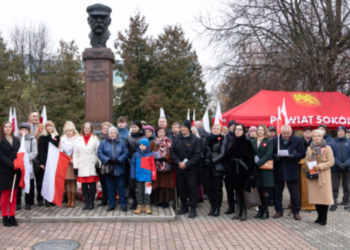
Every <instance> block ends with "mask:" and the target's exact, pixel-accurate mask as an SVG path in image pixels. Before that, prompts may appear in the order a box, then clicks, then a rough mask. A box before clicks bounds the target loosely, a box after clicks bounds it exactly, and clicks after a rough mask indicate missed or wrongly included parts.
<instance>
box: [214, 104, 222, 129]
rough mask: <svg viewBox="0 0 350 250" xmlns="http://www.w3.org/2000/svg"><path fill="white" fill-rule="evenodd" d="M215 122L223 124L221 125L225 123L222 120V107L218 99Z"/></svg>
mask: <svg viewBox="0 0 350 250" xmlns="http://www.w3.org/2000/svg"><path fill="white" fill-rule="evenodd" d="M214 124H221V126H223V125H224V123H223V122H222V115H221V107H220V102H219V100H218V104H217V106H216V114H215V121H214Z"/></svg>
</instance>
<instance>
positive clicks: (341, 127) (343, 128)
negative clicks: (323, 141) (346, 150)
mask: <svg viewBox="0 0 350 250" xmlns="http://www.w3.org/2000/svg"><path fill="white" fill-rule="evenodd" d="M341 129H342V130H344V133H346V128H345V127H344V126H339V127H338V128H337V132H338V131H339V130H341Z"/></svg>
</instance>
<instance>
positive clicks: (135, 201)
mask: <svg viewBox="0 0 350 250" xmlns="http://www.w3.org/2000/svg"><path fill="white" fill-rule="evenodd" d="M136 207H137V200H136V196H135V197H132V204H131V206H130V209H131V210H135V209H136Z"/></svg>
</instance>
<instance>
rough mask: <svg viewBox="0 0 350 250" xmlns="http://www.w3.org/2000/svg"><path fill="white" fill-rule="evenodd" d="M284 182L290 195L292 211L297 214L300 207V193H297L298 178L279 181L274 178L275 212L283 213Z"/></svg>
mask: <svg viewBox="0 0 350 250" xmlns="http://www.w3.org/2000/svg"><path fill="white" fill-rule="evenodd" d="M284 182H287V187H288V190H289V194H290V197H291V199H292V213H293V214H299V212H300V209H301V202H300V195H299V180H294V181H279V180H276V179H275V202H276V203H275V209H276V212H277V213H283V206H282V200H283V190H284Z"/></svg>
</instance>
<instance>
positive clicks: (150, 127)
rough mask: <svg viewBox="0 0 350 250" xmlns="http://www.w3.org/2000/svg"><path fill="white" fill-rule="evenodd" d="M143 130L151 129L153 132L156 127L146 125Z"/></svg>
mask: <svg viewBox="0 0 350 250" xmlns="http://www.w3.org/2000/svg"><path fill="white" fill-rule="evenodd" d="M143 130H151V131H152V132H154V128H153V127H152V126H151V125H146V126H144V127H143Z"/></svg>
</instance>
